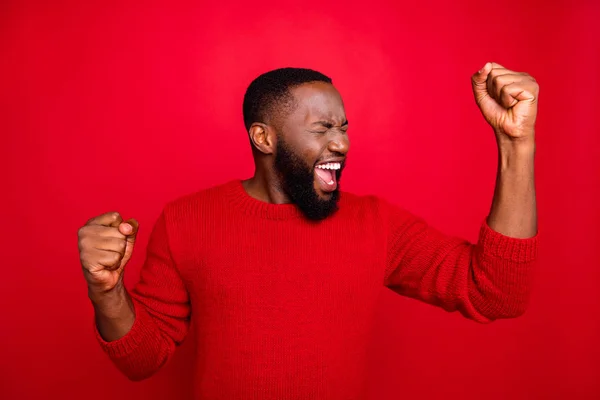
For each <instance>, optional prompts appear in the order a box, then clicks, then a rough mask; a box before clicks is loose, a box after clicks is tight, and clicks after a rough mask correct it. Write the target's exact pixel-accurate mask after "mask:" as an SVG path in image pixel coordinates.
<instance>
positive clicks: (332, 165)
mask: <svg viewBox="0 0 600 400" xmlns="http://www.w3.org/2000/svg"><path fill="white" fill-rule="evenodd" d="M341 168H342V163H340V162H325V163H321V164H317V165H316V166H315V175H316V176H317V181H318V183H319V186H320V187H321V190H323V191H324V192H327V193H329V192H333V191H334V190H335V189H337V176H336V175H337V171H338V170H340V169H341Z"/></svg>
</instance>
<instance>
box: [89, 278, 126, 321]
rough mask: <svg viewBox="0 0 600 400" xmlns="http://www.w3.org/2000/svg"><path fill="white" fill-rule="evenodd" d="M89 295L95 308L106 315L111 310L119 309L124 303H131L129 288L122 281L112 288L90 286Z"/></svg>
mask: <svg viewBox="0 0 600 400" xmlns="http://www.w3.org/2000/svg"><path fill="white" fill-rule="evenodd" d="M88 297H89V299H90V301H91V302H92V305H93V306H94V310H96V312H100V313H102V314H105V315H108V314H110V312H111V311H116V310H119V309H120V308H122V306H123V305H125V304H129V303H130V300H129V295H128V294H127V290H126V289H125V286H124V285H123V284H122V283H121V282H120V283H118V284H117V285H116V286H115V287H114V288H112V289H110V290H101V289H98V288H94V287H93V286H88Z"/></svg>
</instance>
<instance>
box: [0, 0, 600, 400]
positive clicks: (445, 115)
mask: <svg viewBox="0 0 600 400" xmlns="http://www.w3.org/2000/svg"><path fill="white" fill-rule="evenodd" d="M216 3H217V5H212V6H211V5H209V4H208V2H206V4H201V2H196V4H194V5H192V4H187V3H183V2H177V1H163V2H159V3H155V2H143V3H142V2H140V3H139V4H133V3H125V2H98V3H97V4H95V5H93V4H92V3H90V2H75V1H73V2H70V3H65V2H40V3H39V4H34V3H28V2H18V1H14V2H11V1H3V2H2V4H1V5H0V12H1V19H0V41H1V42H0V46H1V47H0V50H1V52H0V54H1V56H0V93H1V95H0V99H1V104H0V106H1V108H0V131H1V133H2V136H1V137H2V146H1V150H0V151H1V152H2V154H1V161H0V162H1V163H2V188H3V190H2V193H3V195H2V198H1V201H2V203H3V204H2V208H1V209H2V222H3V229H2V230H1V232H2V241H1V243H2V253H1V254H2V257H1V261H2V270H1V272H0V274H1V275H0V307H1V308H0V310H1V314H0V324H1V328H0V346H1V347H0V349H1V354H0V368H1V370H0V376H1V378H0V384H1V386H0V397H1V398H3V399H45V398H59V397H60V398H69V399H79V398H87V399H101V398H102V399H103V398H110V399H114V400H117V399H130V398H142V396H144V398H147V399H164V398H186V396H189V388H190V387H191V383H190V379H191V371H190V368H189V362H190V349H191V346H193V343H191V342H190V341H188V342H186V343H185V344H184V345H183V347H182V351H178V352H177V353H176V354H175V356H174V358H173V360H172V362H170V363H169V364H168V365H167V366H166V367H165V368H164V369H163V370H161V371H160V372H159V373H158V374H157V375H156V376H155V377H153V378H152V379H150V380H147V381H144V382H142V383H138V384H134V383H130V382H129V381H127V380H126V379H125V378H124V377H123V376H121V375H120V374H119V373H118V372H117V370H116V369H115V368H114V367H113V366H112V365H111V364H110V362H109V361H108V359H107V357H106V356H105V355H104V354H103V353H101V351H100V349H99V347H98V346H97V345H96V343H95V341H94V337H93V335H92V310H91V307H90V305H89V302H88V300H87V297H86V288H85V283H84V280H83V277H82V274H81V271H80V266H79V260H78V254H77V229H78V227H79V226H80V225H81V224H83V223H84V222H85V221H86V220H87V219H88V218H89V217H92V216H94V215H96V214H99V213H102V212H105V211H109V210H118V211H120V212H121V213H123V214H124V216H126V217H132V216H133V217H137V218H138V219H139V220H140V222H141V232H140V240H139V246H138V248H137V249H136V255H134V259H133V260H132V262H131V264H130V266H129V268H128V270H129V273H128V275H127V281H128V284H129V285H131V284H133V283H135V281H136V279H137V273H138V271H139V268H140V266H141V263H142V261H143V258H144V250H145V249H144V247H145V245H146V242H147V239H148V234H149V232H150V228H151V226H152V224H153V223H154V221H155V219H156V218H157V216H158V214H159V212H160V210H161V208H162V206H163V205H164V204H165V202H167V201H168V200H171V199H173V198H175V197H178V196H180V195H182V194H186V193H189V192H192V191H196V190H198V189H201V188H205V187H208V186H211V185H214V184H217V183H221V182H223V181H224V180H228V179H231V178H244V177H247V176H249V175H250V174H251V173H252V162H251V154H250V151H249V145H248V141H247V138H246V134H245V132H244V128H243V123H242V115H241V104H242V96H243V93H244V90H245V88H246V85H247V84H248V83H249V82H250V81H251V80H252V79H253V78H254V77H255V76H257V75H258V74H260V73H262V72H264V71H266V70H268V69H272V68H276V67H281V66H304V67H310V68H314V69H318V70H321V71H322V72H324V73H326V74H329V75H330V76H332V77H333V79H334V83H335V84H336V85H337V87H338V88H339V90H340V91H341V93H342V95H343V97H344V100H345V103H346V108H347V114H348V118H349V120H350V121H351V123H350V124H351V128H350V132H349V133H350V137H351V140H352V150H351V153H350V158H351V159H350V162H349V166H348V170H347V171H346V173H345V177H344V182H343V183H344V189H346V190H352V191H355V192H359V193H377V194H379V195H381V196H383V197H385V198H388V199H390V200H392V201H394V202H396V203H400V204H402V205H404V206H406V207H408V208H409V209H411V210H412V211H413V212H415V213H417V214H419V215H421V216H424V217H426V218H427V219H428V220H429V221H430V222H431V223H432V224H434V225H435V226H437V227H439V228H442V229H444V230H445V231H446V232H448V233H452V234H457V235H461V236H464V237H466V238H468V239H471V240H474V239H476V234H477V232H478V227H479V223H480V222H481V219H482V218H483V217H484V216H485V215H486V213H487V211H488V209H489V205H490V201H491V197H492V189H493V185H494V176H495V167H496V152H495V143H494V140H493V134H492V132H491V131H490V129H489V128H488V127H487V126H486V124H485V122H484V121H483V119H482V117H481V116H480V114H479V111H478V109H477V107H476V106H475V104H474V102H473V99H472V94H471V87H470V82H469V79H470V75H471V74H472V73H473V72H474V71H476V70H477V69H479V68H480V67H482V66H483V64H484V63H485V62H486V61H489V60H494V61H496V62H499V63H501V64H504V65H505V66H506V67H508V68H510V69H515V70H519V71H527V72H529V73H531V74H532V75H533V76H535V77H536V78H537V80H538V82H539V83H540V86H541V95H540V96H541V97H540V103H539V104H540V112H539V118H538V125H537V126H538V129H537V140H538V147H537V151H538V152H537V187H538V199H539V216H540V229H541V235H542V242H541V248H540V261H541V263H540V268H539V273H538V277H537V282H536V288H535V293H534V296H533V298H532V301H531V306H530V308H529V310H528V312H527V313H526V314H525V315H524V316H523V317H521V318H519V319H515V320H509V321H500V322H496V323H494V324H491V325H486V326H483V325H477V324H475V323H473V322H470V321H467V320H465V319H463V318H462V317H460V316H459V315H455V314H448V313H446V312H444V311H441V310H438V309H435V308H433V307H431V306H427V305H424V304H421V303H418V302H416V301H414V300H409V299H406V298H402V297H400V296H397V295H395V294H393V293H391V292H390V291H388V290H385V289H383V288H382V294H381V302H380V309H379V313H378V319H377V334H376V335H375V337H374V338H373V342H372V352H371V354H372V356H373V357H372V361H371V371H372V373H371V376H370V377H369V380H370V382H371V383H372V386H373V389H372V398H373V399H382V400H384V399H397V398H417V397H418V398H423V399H436V398H441V397H443V396H447V397H446V398H448V397H449V398H459V397H460V398H463V399H480V398H487V399H566V398H569V399H591V398H599V397H600V361H599V360H600V344H599V343H598V341H599V339H600V337H599V336H600V329H599V325H600V295H599V291H598V283H599V281H600V279H599V277H600V272H599V270H600V268H599V267H600V261H599V250H598V248H599V246H600V233H599V229H598V226H599V223H600V213H599V211H598V205H599V204H600V189H599V187H600V166H599V164H600V162H599V160H600V138H599V137H600V135H599V133H600V129H599V128H598V115H599V114H598V113H599V111H598V110H599V109H600V100H599V99H598V94H599V93H600V82H599V75H600V63H599V61H600V29H599V28H598V25H599V24H598V20H599V18H600V8H599V5H598V2H595V1H591V0H590V1H587V2H584V1H579V2H578V1H575V2H568V1H566V0H565V1H529V2H525V1H523V2H520V1H502V2H483V1H478V2H476V1H470V0H463V1H456V2H446V1H416V2H415V1H411V2H407V3H406V4H404V3H403V2H396V1H387V2H384V1H376V0H371V1H369V2H367V3H364V2H361V3H356V4H354V5H353V4H351V3H350V2H344V3H343V4H342V3H340V4H338V5H335V4H333V2H332V4H331V5H328V4H326V3H328V2H324V1H321V2H314V3H311V2H292V3H289V4H287V3H285V2H283V1H277V2H265V1H260V2H242V1H237V2H229V3H228V4H227V5H224V4H223V2H216ZM450 4H451V5H450ZM186 350H187V351H186Z"/></svg>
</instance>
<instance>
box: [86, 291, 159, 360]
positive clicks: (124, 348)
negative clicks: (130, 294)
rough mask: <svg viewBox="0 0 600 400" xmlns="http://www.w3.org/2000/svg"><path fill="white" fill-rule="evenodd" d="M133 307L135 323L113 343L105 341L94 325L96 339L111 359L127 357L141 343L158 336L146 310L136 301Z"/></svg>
mask: <svg viewBox="0 0 600 400" xmlns="http://www.w3.org/2000/svg"><path fill="white" fill-rule="evenodd" d="M133 306H134V310H135V321H134V322H133V326H132V327H131V329H130V330H129V332H127V334H126V335H125V336H123V337H122V338H120V339H117V340H113V341H111V342H107V341H105V340H104V339H103V338H102V336H101V335H100V332H98V327H97V326H96V324H95V323H94V331H95V333H96V339H97V340H98V342H99V343H100V346H101V347H102V350H104V351H105V352H106V353H107V354H108V355H109V356H110V357H111V358H113V357H114V358H119V357H125V356H127V355H129V354H131V353H132V352H134V351H135V349H136V348H137V347H138V346H139V345H140V344H141V343H143V342H145V341H147V340H149V339H152V338H153V337H154V336H156V333H155V332H153V330H152V326H153V325H152V320H151V319H150V316H149V315H148V313H147V312H146V310H145V309H144V308H143V307H141V306H140V305H139V303H138V302H137V301H135V300H134V301H133Z"/></svg>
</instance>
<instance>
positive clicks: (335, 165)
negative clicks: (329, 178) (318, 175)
mask: <svg viewBox="0 0 600 400" xmlns="http://www.w3.org/2000/svg"><path fill="white" fill-rule="evenodd" d="M341 167H342V165H341V164H340V163H327V164H321V165H317V168H321V169H334V170H338V169H340V168H341Z"/></svg>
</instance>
